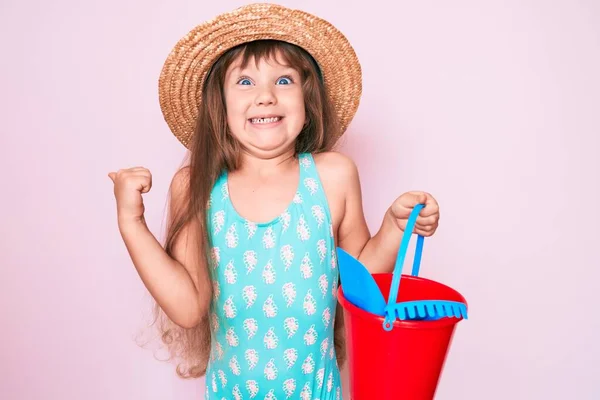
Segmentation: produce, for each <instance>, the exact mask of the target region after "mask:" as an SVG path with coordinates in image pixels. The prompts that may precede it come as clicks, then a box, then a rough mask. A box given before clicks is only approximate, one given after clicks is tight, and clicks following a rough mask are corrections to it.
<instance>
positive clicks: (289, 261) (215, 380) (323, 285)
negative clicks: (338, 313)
mask: <svg viewBox="0 0 600 400" xmlns="http://www.w3.org/2000/svg"><path fill="white" fill-rule="evenodd" d="M299 163H300V181H299V185H298V188H297V192H296V195H295V197H294V199H293V201H292V202H291V203H290V204H289V205H288V207H287V209H286V210H285V211H284V212H283V213H282V214H281V215H280V216H279V217H277V218H275V219H273V220H272V221H270V222H267V223H254V222H251V221H248V220H246V219H244V218H243V217H242V216H240V215H239V214H238V213H237V212H236V210H235V209H234V207H233V205H232V203H231V201H230V199H229V191H228V186H227V173H226V172H225V173H223V174H222V175H221V177H220V178H219V179H218V180H217V182H216V183H215V186H214V188H213V190H212V193H211V199H210V203H209V213H208V219H209V232H210V234H211V239H212V245H213V247H212V249H211V260H212V268H211V273H212V280H213V287H214V296H213V300H212V304H211V315H210V325H211V331H212V346H211V354H210V361H209V364H208V369H207V373H206V399H211V400H212V399H217V400H222V399H228V400H229V399H235V400H237V399H261V400H262V399H265V400H275V399H277V400H283V399H301V400H316V399H319V400H335V399H341V398H342V395H341V384H340V376H339V369H338V365H337V360H336V353H335V348H334V346H333V325H334V317H335V309H336V302H337V300H336V293H335V292H336V288H337V285H338V271H337V264H336V263H337V260H336V257H335V243H334V238H333V228H332V221H331V214H330V211H329V206H328V204H327V199H326V197H325V192H324V191H323V188H322V184H321V181H320V179H319V176H318V173H317V169H316V166H315V162H314V159H313V157H312V155H310V154H301V155H300V156H299Z"/></svg>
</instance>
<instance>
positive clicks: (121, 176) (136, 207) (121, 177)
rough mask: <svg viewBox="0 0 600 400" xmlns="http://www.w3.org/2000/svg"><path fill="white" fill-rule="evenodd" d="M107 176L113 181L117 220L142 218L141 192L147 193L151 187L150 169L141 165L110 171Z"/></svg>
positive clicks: (142, 203)
mask: <svg viewBox="0 0 600 400" xmlns="http://www.w3.org/2000/svg"><path fill="white" fill-rule="evenodd" d="M108 176H109V178H110V179H111V180H112V181H113V183H114V193H115V199H116V201H117V215H118V218H119V220H120V221H134V220H142V219H143V216H144V202H143V200H142V193H148V191H150V188H151V187H152V174H151V173H150V171H149V170H148V169H146V168H143V167H134V168H128V169H120V170H119V171H117V172H111V173H109V174H108Z"/></svg>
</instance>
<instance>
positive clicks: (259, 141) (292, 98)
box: [223, 52, 306, 158]
mask: <svg viewBox="0 0 600 400" xmlns="http://www.w3.org/2000/svg"><path fill="white" fill-rule="evenodd" d="M248 61H249V62H248V63H247V65H245V66H244V65H242V58H241V57H238V59H236V60H235V61H234V62H232V64H231V65H230V66H229V68H228V69H227V73H226V75H225V82H224V85H223V92H224V95H225V107H226V110H227V124H228V125H229V129H230V131H231V134H232V135H233V136H234V137H235V138H236V139H237V140H238V141H239V143H240V144H241V145H242V146H243V147H244V149H245V150H246V151H248V152H249V153H251V154H253V155H256V156H258V157H261V158H270V157H276V156H278V155H281V154H284V153H285V152H287V151H290V150H293V149H294V142H295V141H296V138H297V137H298V135H299V134H300V132H301V131H302V128H303V126H304V124H305V122H306V110H305V107H304V95H303V91H302V82H301V77H300V74H299V73H298V71H296V70H295V69H294V68H292V67H290V66H289V65H286V63H285V62H284V61H283V58H282V56H281V54H280V53H279V52H277V53H275V54H274V56H273V57H270V58H269V57H262V58H260V59H259V60H258V62H257V61H256V60H255V59H254V58H251V59H249V60H248Z"/></svg>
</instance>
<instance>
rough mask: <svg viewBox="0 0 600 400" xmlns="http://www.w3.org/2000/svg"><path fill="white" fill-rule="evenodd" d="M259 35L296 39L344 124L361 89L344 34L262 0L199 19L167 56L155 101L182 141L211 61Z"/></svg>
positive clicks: (186, 141)
mask: <svg viewBox="0 0 600 400" xmlns="http://www.w3.org/2000/svg"><path fill="white" fill-rule="evenodd" d="M261 39H274V40H281V41H285V42H288V43H292V44H295V45H297V46H300V47H302V48H304V49H305V50H306V51H308V52H309V53H310V54H311V55H312V56H313V57H314V59H315V60H316V61H317V63H318V64H319V66H320V68H321V72H322V74H323V79H324V82H325V86H326V88H327V91H328V92H329V95H330V96H331V99H332V101H333V104H334V107H335V109H336V112H337V114H338V116H339V118H340V122H341V131H340V134H342V133H343V132H344V131H345V130H346V128H347V127H348V125H349V124H350V122H351V120H352V118H353V117H354V115H355V113H356V110H357V109H358V105H359V101H360V97H361V94H362V72H361V67H360V64H359V62H358V58H357V56H356V54H355V52H354V50H353V49H352V46H351V45H350V43H349V42H348V40H347V39H346V37H345V36H344V35H343V34H342V33H341V32H340V31H339V30H337V29H336V28H335V27H334V26H333V25H331V24H330V23H329V22H327V21H325V20H323V19H321V18H318V17H316V16H314V15H311V14H308V13H306V12H304V11H300V10H294V9H290V8H286V7H282V6H279V5H274V4H266V3H260V4H251V5H247V6H244V7H240V8H237V9H235V10H233V11H231V12H228V13H225V14H221V15H219V16H217V17H216V18H214V19H212V20H209V21H207V22H205V23H203V24H201V25H198V26H197V27H195V28H194V29H192V30H191V31H190V32H189V33H188V34H187V35H185V36H184V37H183V38H181V39H180V40H179V42H178V43H177V44H176V46H175V47H174V48H173V50H172V51H171V53H170V54H169V56H168V57H167V60H166V61H165V64H164V66H163V69H162V71H161V74H160V78H159V102H160V107H161V110H162V112H163V115H164V118H165V121H166V122H167V124H168V126H169V128H170V129H171V131H172V132H173V134H174V135H175V137H176V138H177V139H178V140H179V141H180V142H181V143H182V144H183V145H184V146H186V147H188V146H189V143H190V139H191V138H192V136H193V134H194V131H195V126H196V118H197V115H198V107H199V105H200V101H201V88H202V85H203V83H204V80H205V78H206V74H207V72H208V71H209V69H210V67H211V66H212V64H213V63H214V62H215V61H216V60H217V59H218V58H219V57H220V56H221V55H222V54H223V53H224V52H226V51H227V50H229V49H231V48H232V47H235V46H237V45H239V44H242V43H246V42H250V41H254V40H261Z"/></svg>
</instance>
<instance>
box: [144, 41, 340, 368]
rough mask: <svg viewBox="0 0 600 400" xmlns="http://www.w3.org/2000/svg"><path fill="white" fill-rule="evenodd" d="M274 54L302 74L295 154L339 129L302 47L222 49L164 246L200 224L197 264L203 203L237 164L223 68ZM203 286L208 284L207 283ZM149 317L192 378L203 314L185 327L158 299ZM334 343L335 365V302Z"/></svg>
mask: <svg viewBox="0 0 600 400" xmlns="http://www.w3.org/2000/svg"><path fill="white" fill-rule="evenodd" d="M277 55H279V56H281V58H282V59H283V61H284V62H285V63H287V64H288V65H290V66H292V67H293V68H295V69H296V70H297V71H298V73H299V74H300V76H301V79H302V89H303V93H304V105H305V108H306V116H307V120H308V122H307V124H306V125H305V126H304V128H303V129H302V132H301V133H300V135H299V136H298V138H297V141H296V145H295V155H296V156H297V155H298V154H299V153H302V152H310V153H313V154H314V153H320V152H325V151H330V150H332V149H333V147H334V144H335V138H337V137H338V134H339V129H340V128H339V126H340V125H339V121H338V117H337V115H336V113H335V110H334V108H333V105H332V102H331V99H330V98H329V96H328V94H327V92H326V90H325V87H324V84H323V80H322V77H321V76H320V73H319V68H318V66H317V63H316V62H315V61H314V59H313V58H312V57H311V56H310V55H309V54H308V53H307V52H306V51H305V50H303V49H302V48H300V47H298V46H295V45H292V44H289V43H285V42H281V41H275V40H261V41H254V42H250V43H246V44H243V45H240V46H238V47H236V48H233V49H231V50H229V51H227V52H226V53H225V54H224V55H223V56H221V57H220V58H219V59H218V60H217V62H216V63H215V64H214V65H213V67H212V68H211V71H210V72H209V74H208V76H207V79H206V81H205V83H204V87H203V90H202V103H201V106H200V109H199V110H198V111H199V113H198V121H197V125H196V132H195V135H194V138H193V140H192V143H191V146H190V160H189V185H188V187H187V194H186V196H185V199H183V201H182V202H181V204H182V206H181V207H180V209H177V210H176V211H175V213H174V214H173V215H172V216H171V217H170V220H169V226H168V228H167V236H166V243H165V250H166V252H167V254H169V255H171V256H172V255H173V246H174V243H175V241H176V239H177V237H178V235H179V234H180V233H181V230H182V229H183V228H184V227H185V226H186V225H187V224H188V223H190V221H193V220H196V221H197V223H198V225H199V228H200V233H201V234H200V243H198V246H199V249H200V250H201V255H202V260H203V261H204V263H203V265H204V267H205V268H207V266H208V265H209V261H208V259H209V257H208V251H207V249H209V248H210V237H209V234H208V231H207V224H206V214H207V210H206V204H207V203H208V200H209V196H210V192H211V190H212V188H213V185H214V183H215V181H216V179H217V178H218V176H219V174H220V173H221V172H222V171H223V170H228V171H233V170H235V169H237V168H238V167H239V164H240V145H239V143H238V142H237V141H236V140H235V139H234V137H233V136H232V135H231V134H230V133H229V130H228V126H227V120H226V110H225V99H224V94H223V84H224V81H225V74H226V72H227V68H228V67H229V66H230V65H231V63H232V62H234V61H235V60H236V59H237V58H238V57H242V58H241V61H242V68H243V67H245V66H246V65H247V64H248V63H249V62H250V60H252V59H253V60H254V61H255V62H256V63H258V61H260V60H261V59H264V58H266V59H274V58H275V57H276V56H277ZM206 290H211V289H210V288H207V289H206ZM154 316H155V323H156V324H157V326H158V329H159V333H160V335H161V338H162V342H163V343H164V344H165V345H166V346H167V348H168V350H169V353H170V359H178V360H179V364H178V365H177V369H176V370H177V374H178V375H179V376H181V377H183V378H197V377H201V376H203V375H204V374H205V373H206V368H207V363H208V359H209V354H210V340H211V335H210V326H209V320H208V316H204V318H202V320H201V322H200V323H199V324H198V325H197V326H196V327H194V328H191V329H185V328H182V327H180V326H178V325H176V324H174V323H173V322H172V321H170V320H169V318H168V317H167V316H166V314H165V313H164V312H163V311H162V310H161V309H160V307H159V306H158V304H155V307H154ZM334 332H335V334H334V335H335V338H334V343H335V347H336V352H337V360H338V365H340V366H341V365H343V362H344V360H345V345H344V342H343V336H342V332H343V320H342V312H341V309H340V307H339V306H338V309H337V310H336V319H335V327H334Z"/></svg>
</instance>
